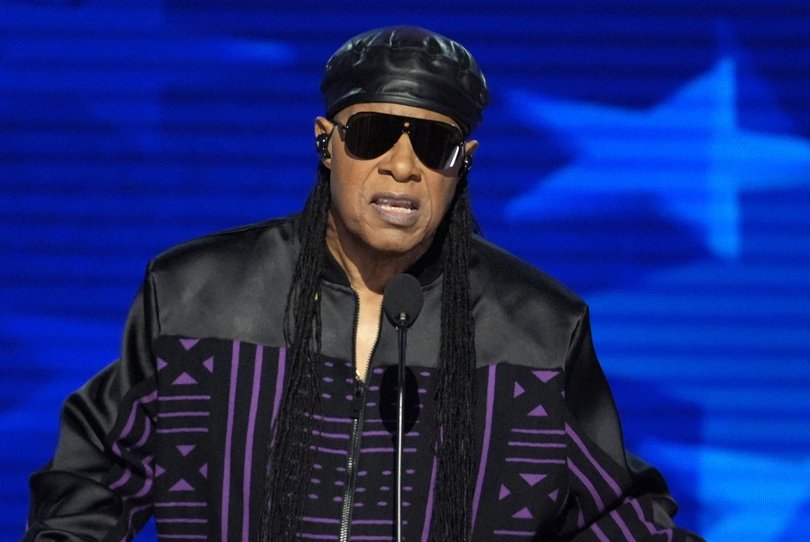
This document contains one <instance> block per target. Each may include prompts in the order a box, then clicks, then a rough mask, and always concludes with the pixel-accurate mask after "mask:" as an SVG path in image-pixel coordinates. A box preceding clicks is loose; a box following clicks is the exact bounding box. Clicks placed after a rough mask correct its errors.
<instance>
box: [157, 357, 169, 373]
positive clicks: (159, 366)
mask: <svg viewBox="0 0 810 542" xmlns="http://www.w3.org/2000/svg"><path fill="white" fill-rule="evenodd" d="M167 365H168V363H166V362H165V361H164V360H162V359H160V358H158V359H157V370H158V371H159V370H161V369H163V368H164V367H165V366H167Z"/></svg>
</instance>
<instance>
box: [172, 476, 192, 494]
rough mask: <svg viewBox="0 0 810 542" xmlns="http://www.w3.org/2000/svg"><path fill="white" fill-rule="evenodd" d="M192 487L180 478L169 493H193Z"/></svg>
mask: <svg viewBox="0 0 810 542" xmlns="http://www.w3.org/2000/svg"><path fill="white" fill-rule="evenodd" d="M193 490H194V487H192V485H191V484H189V483H188V482H186V481H185V480H184V479H182V478H180V480H178V481H177V483H176V484H174V485H173V486H172V487H171V488H170V489H169V491H193Z"/></svg>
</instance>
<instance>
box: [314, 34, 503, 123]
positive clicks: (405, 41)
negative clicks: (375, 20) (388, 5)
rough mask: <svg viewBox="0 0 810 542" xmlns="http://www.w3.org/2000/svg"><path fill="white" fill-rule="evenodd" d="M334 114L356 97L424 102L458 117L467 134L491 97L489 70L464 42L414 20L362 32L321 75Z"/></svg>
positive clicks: (328, 107) (329, 112)
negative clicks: (482, 67) (485, 72)
mask: <svg viewBox="0 0 810 542" xmlns="http://www.w3.org/2000/svg"><path fill="white" fill-rule="evenodd" d="M321 94H322V95H323V100H324V106H325V109H326V114H327V116H328V117H329V118H333V116H334V115H335V114H336V113H337V112H338V111H340V110H341V109H344V108H345V107H348V106H350V105H353V104H356V103H369V102H386V103H396V104H402V105H411V106H415V107H422V108H424V109H429V110H431V111H436V112H437V113H441V114H443V115H447V116H448V117H450V118H452V119H453V120H455V121H456V122H457V123H458V125H459V127H460V128H461V130H462V132H463V133H464V135H465V137H466V136H468V135H469V134H470V132H472V130H473V129H474V128H475V126H476V125H477V124H478V123H479V122H481V111H482V110H483V109H484V107H486V106H487V104H488V103H489V92H488V91H487V83H486V80H485V79H484V75H483V74H482V73H481V70H480V69H479V68H478V64H477V63H476V62H475V59H474V58H473V57H472V55H471V54H470V53H469V52H468V51H467V49H465V48H464V47H463V46H462V45H461V44H459V43H457V42H455V41H453V40H451V39H449V38H446V37H444V36H441V35H439V34H436V33H435V32H431V31H430V30H425V29H424V28H417V27H412V26H393V27H387V28H379V29H376V30H371V31H369V32H364V33H362V34H359V35H357V36H355V37H353V38H351V39H350V40H349V41H347V42H346V43H344V44H343V46H342V47H341V48H340V49H338V50H337V51H336V52H335V54H334V55H332V57H331V58H330V59H329V62H327V64H326V69H325V71H324V76H323V80H322V81H321Z"/></svg>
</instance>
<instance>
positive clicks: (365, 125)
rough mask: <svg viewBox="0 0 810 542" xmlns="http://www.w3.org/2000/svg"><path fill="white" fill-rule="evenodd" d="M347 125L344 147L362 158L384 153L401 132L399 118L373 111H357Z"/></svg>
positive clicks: (374, 156) (367, 158)
mask: <svg viewBox="0 0 810 542" xmlns="http://www.w3.org/2000/svg"><path fill="white" fill-rule="evenodd" d="M347 126H348V130H347V131H346V148H347V149H348V150H349V152H350V153H352V154H353V155H354V156H356V157H357V158H360V159H362V160H369V159H371V158H376V157H378V156H381V155H383V154H385V153H386V152H387V151H388V149H390V148H391V147H393V146H394V143H396V142H397V139H399V136H400V134H401V133H402V122H401V121H399V119H397V118H396V117H391V116H389V115H377V114H374V113H358V114H356V115H354V116H353V117H351V118H350V119H349V122H348V123H347Z"/></svg>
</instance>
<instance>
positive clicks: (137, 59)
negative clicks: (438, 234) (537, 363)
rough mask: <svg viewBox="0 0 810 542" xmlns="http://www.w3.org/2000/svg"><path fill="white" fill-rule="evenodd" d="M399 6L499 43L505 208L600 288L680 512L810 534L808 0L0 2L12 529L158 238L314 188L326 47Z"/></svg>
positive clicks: (516, 233)
mask: <svg viewBox="0 0 810 542" xmlns="http://www.w3.org/2000/svg"><path fill="white" fill-rule="evenodd" d="M400 23H408V24H417V25H421V26H427V27H429V28H432V29H434V30H436V31H439V32H441V33H444V34H446V35H449V36H451V37H453V38H455V39H457V40H458V41H460V42H462V43H464V44H465V45H466V46H467V47H468V48H469V49H470V50H471V51H472V52H473V54H474V55H475V56H476V58H477V59H478V61H479V63H480V64H481V66H482V68H483V70H484V72H485V73H486V75H487V77H488V80H489V83H490V88H491V91H492V105H491V107H490V108H489V109H488V110H487V112H486V114H485V121H484V123H483V125H482V126H481V127H480V129H479V130H478V131H477V132H476V134H475V135H476V137H477V138H478V139H479V140H480V141H481V148H480V150H479V152H478V153H477V155H476V163H475V167H474V169H473V172H472V176H471V183H472V192H473V204H474V208H475V211H476V213H477V215H478V217H479V220H480V221H481V223H482V226H483V230H484V233H485V235H486V236H487V237H488V238H489V239H490V240H492V241H494V242H495V243H498V244H500V245H502V246H504V247H505V248H507V249H508V250H510V251H512V252H514V253H516V254H518V255H519V256H521V257H523V258H525V259H527V260H529V261H530V262H532V263H534V264H535V265H537V266H539V267H541V268H543V269H545V270H546V271H548V272H550V273H552V274H553V275H555V276H557V277H558V278H560V279H561V280H563V281H564V282H566V283H567V284H569V285H570V286H571V287H572V288H574V289H575V290H576V291H577V292H579V293H580V294H581V295H582V296H583V297H585V298H586V300H587V301H588V302H589V303H590V304H591V307H592V316H593V328H594V335H595V341H596V347H597V350H598V352H599V354H600V358H601V361H602V363H603V365H604V367H605V370H606V372H607V373H608V375H609V378H610V380H611V384H612V386H613V389H614V392H615V395H616V399H617V402H618V404H619V408H620V410H621V412H622V416H623V421H624V426H625V438H626V440H627V441H628V444H629V445H630V446H631V447H632V448H633V449H634V450H635V451H637V452H638V453H640V454H641V455H643V456H645V457H646V458H647V459H649V460H650V461H651V462H653V463H655V464H656V465H658V466H659V467H660V468H661V469H662V470H663V472H664V473H665V475H666V476H667V478H668V480H669V482H670V484H671V486H672V489H673V492H674V493H675V495H676V496H677V497H678V499H679V501H680V502H681V506H682V511H681V514H680V515H679V522H680V523H681V524H682V525H684V526H687V527H690V528H693V529H695V530H697V531H700V532H701V533H703V534H704V536H706V537H707V538H708V539H709V540H711V541H712V542H724V541H737V540H758V541H772V542H787V541H799V540H808V539H810V521H808V520H810V416H808V414H810V303H808V301H809V300H810V295H809V294H810V37H808V36H809V35H810V2H807V1H804V2H772V1H764V0H763V1H737V2H730V1H729V2H720V1H716V2H705V1H704V2H697V1H659V0H646V1H643V2H642V1H628V0H621V1H610V2H609V1H606V0H605V1H601V2H597V1H593V0H572V1H565V2H562V1H546V2H537V3H536V4H532V3H528V2H526V1H525V0H521V1H517V0H499V1H498V2H484V1H483V0H466V1H464V2H449V1H448V2H443V1H438V0H435V1H433V2H430V3H422V2H415V1H408V0H400V1H398V2H396V3H388V2H386V3H380V4H375V3H374V2H360V1H354V2H352V1H347V2H341V3H339V5H338V3H337V2H323V1H319V0H311V1H307V2H296V3H293V2H284V3H282V2H271V1H269V0H267V1H260V0H253V1H249V0H245V1H225V0H221V1H215V0H209V1H205V2H204V1H202V0H162V1H159V0H142V1H134V0H120V1H115V2H113V1H92V0H72V1H71V0H62V1H58V0H53V1H45V0H42V1H16V2H10V1H0V344H2V349H1V350H0V353H1V354H2V356H1V357H0V373H1V374H2V379H0V459H1V463H2V466H0V538H2V539H14V538H17V537H18V536H19V535H20V533H21V532H22V530H23V524H24V516H25V513H26V508H27V499H28V497H27V477H28V475H29V473H30V472H31V471H33V470H35V469H37V468H39V467H40V466H41V465H43V464H44V463H45V462H46V461H47V460H48V458H49V456H50V453H51V450H52V449H53V447H54V445H55V439H56V432H57V427H58V411H59V407H60V404H61V402H62V400H63V399H64V397H65V396H66V395H67V393H69V391H70V390H73V389H75V388H77V387H78V386H79V385H81V383H82V382H83V381H85V380H86V379H87V378H89V377H90V376H91V375H92V374H93V373H95V372H96V371H97V370H98V369H99V368H101V367H102V366H103V365H105V364H106V363H108V362H109V361H111V360H112V359H114V358H115V356H116V352H117V349H118V342H119V335H120V330H121V327H122V325H123V322H124V319H125V316H126V312H127V308H128V305H129V303H130V301H131V299H132V296H133V295H134V292H135V290H136V289H137V287H138V284H139V282H140V280H141V278H142V276H143V269H144V266H145V263H146V262H147V260H148V259H149V258H150V257H152V256H153V255H155V254H156V253H158V252H160V251H161V250H163V249H165V248H167V247H169V246H171V245H172V244H174V243H177V242H179V241H181V240H184V239H187V238H189V237H193V236H197V235H200V234H203V233H206V232H210V231H213V230H217V229H221V228H225V227H231V226H236V225H239V224H244V223H248V222H253V221H258V220H261V219H264V218H267V217H272V216H278V215H284V214H288V213H291V212H294V211H297V210H298V209H299V208H300V207H301V205H302V202H303V200H304V198H305V195H306V193H307V192H308V190H309V188H310V186H311V185H312V182H313V180H314V171H315V161H316V157H315V154H314V152H313V132H312V130H313V129H312V121H313V119H314V117H315V116H316V115H317V114H319V113H321V105H320V99H319V94H318V90H317V89H318V82H319V78H320V73H321V69H322V66H323V64H324V62H325V60H326V59H327V58H328V56H329V55H330V54H331V53H332V52H333V51H334V50H335V49H336V48H337V47H338V46H339V45H340V44H341V43H342V42H343V41H344V40H345V39H347V38H348V37H350V36H351V35H354V34H356V33H358V32H360V31H362V30H366V29H369V28H372V27H376V26H384V25H388V24H400ZM148 537H149V535H148V534H147V535H145V536H144V538H148Z"/></svg>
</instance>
